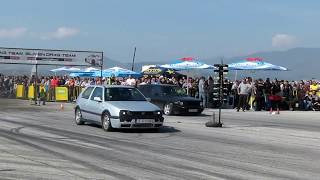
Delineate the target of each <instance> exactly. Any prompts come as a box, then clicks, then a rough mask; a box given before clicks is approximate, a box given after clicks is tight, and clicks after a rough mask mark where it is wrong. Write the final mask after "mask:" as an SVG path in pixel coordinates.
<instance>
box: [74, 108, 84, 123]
mask: <svg viewBox="0 0 320 180" xmlns="http://www.w3.org/2000/svg"><path fill="white" fill-rule="evenodd" d="M74 119H75V122H76V124H77V125H82V124H84V121H83V119H82V113H81V110H80V108H77V109H76V112H75V118H74Z"/></svg>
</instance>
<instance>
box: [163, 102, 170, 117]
mask: <svg viewBox="0 0 320 180" xmlns="http://www.w3.org/2000/svg"><path fill="white" fill-rule="evenodd" d="M163 113H164V114H165V115H167V116H170V115H172V104H171V103H166V104H165V105H164V106H163Z"/></svg>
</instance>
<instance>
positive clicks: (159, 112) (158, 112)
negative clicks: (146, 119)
mask: <svg viewBox="0 0 320 180" xmlns="http://www.w3.org/2000/svg"><path fill="white" fill-rule="evenodd" d="M154 114H156V115H161V114H162V113H161V111H155V112H154Z"/></svg>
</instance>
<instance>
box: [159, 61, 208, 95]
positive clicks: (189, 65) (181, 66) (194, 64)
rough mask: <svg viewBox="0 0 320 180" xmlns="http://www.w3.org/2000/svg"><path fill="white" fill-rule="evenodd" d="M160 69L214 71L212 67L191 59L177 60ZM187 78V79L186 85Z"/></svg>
mask: <svg viewBox="0 0 320 180" xmlns="http://www.w3.org/2000/svg"><path fill="white" fill-rule="evenodd" d="M160 67H162V68H168V69H175V70H177V71H180V70H193V69H214V66H212V65H209V64H205V63H203V62H200V61H198V60H197V59H195V58H192V57H184V58H181V59H179V60H178V61H177V62H176V63H173V64H164V65H160ZM188 80H189V78H188V77H187V83H188ZM187 94H189V88H188V87H187Z"/></svg>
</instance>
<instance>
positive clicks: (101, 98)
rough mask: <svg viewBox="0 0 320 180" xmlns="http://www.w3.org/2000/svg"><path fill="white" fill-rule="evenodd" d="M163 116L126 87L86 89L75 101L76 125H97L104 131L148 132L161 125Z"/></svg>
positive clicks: (140, 95) (97, 86)
mask: <svg viewBox="0 0 320 180" xmlns="http://www.w3.org/2000/svg"><path fill="white" fill-rule="evenodd" d="M163 120H164V118H163V116H162V112H161V110H160V109H159V107H157V106H156V105H154V104H152V103H150V102H149V101H147V99H146V98H145V97H144V96H143V95H142V94H141V92H140V91H139V90H138V89H136V88H134V87H128V86H99V85H94V86H88V87H87V88H86V89H85V90H84V91H83V92H82V93H81V94H80V95H79V97H78V98H77V101H76V107H75V122H76V124H78V125H81V124H84V123H85V122H86V121H87V122H92V123H95V124H99V125H101V126H102V128H103V129H104V130H106V131H111V130H113V128H148V129H149V128H151V129H159V128H160V127H161V126H162V125H163Z"/></svg>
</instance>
